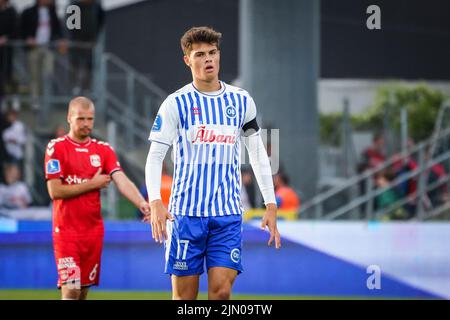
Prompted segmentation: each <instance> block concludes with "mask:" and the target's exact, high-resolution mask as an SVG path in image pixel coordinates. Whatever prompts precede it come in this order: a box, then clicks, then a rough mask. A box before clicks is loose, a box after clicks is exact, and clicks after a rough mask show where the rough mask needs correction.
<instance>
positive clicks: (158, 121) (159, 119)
mask: <svg viewBox="0 0 450 320" xmlns="http://www.w3.org/2000/svg"><path fill="white" fill-rule="evenodd" d="M161 127H162V117H161V116H160V115H159V114H157V115H156V118H155V122H153V127H152V131H153V132H157V131H161Z"/></svg>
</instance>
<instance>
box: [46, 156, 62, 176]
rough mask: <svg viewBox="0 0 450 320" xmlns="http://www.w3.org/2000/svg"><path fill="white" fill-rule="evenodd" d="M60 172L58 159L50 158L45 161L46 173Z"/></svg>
mask: <svg viewBox="0 0 450 320" xmlns="http://www.w3.org/2000/svg"><path fill="white" fill-rule="evenodd" d="M59 172H61V166H60V165H59V160H56V159H51V160H49V161H48V162H47V173H48V174H54V173H59Z"/></svg>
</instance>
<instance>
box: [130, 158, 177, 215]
mask: <svg viewBox="0 0 450 320" xmlns="http://www.w3.org/2000/svg"><path fill="white" fill-rule="evenodd" d="M172 182H173V178H172V176H171V175H169V174H168V173H167V167H166V163H165V162H163V167H162V176H161V200H162V202H163V204H164V205H165V206H166V208H168V207H169V200H170V194H171V192H172ZM140 192H141V194H142V196H143V197H144V199H145V200H147V201H148V192H147V187H146V185H145V183H144V184H143V185H142V186H141V188H140ZM137 215H138V217H139V218H142V217H143V215H142V213H141V211H140V210H138V211H137Z"/></svg>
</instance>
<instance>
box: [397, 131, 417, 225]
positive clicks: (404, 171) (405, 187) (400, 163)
mask: <svg viewBox="0 0 450 320" xmlns="http://www.w3.org/2000/svg"><path fill="white" fill-rule="evenodd" d="M413 147H414V140H413V139H412V138H409V139H408V145H407V148H408V150H407V151H408V153H409V155H407V156H404V155H403V154H401V153H398V154H395V155H393V164H392V171H393V173H394V174H395V176H396V177H397V178H399V179H401V178H402V177H404V176H406V175H409V174H411V172H413V171H414V170H416V169H417V162H416V160H415V159H414V158H413V157H412V156H411V152H412V149H413ZM397 190H398V192H399V194H400V195H401V196H402V197H409V198H410V199H409V200H408V202H407V203H406V204H405V205H404V206H403V207H404V209H405V210H406V211H407V212H408V216H409V217H412V216H413V215H414V214H415V212H416V204H417V201H416V200H417V199H415V198H414V195H415V193H416V191H417V177H412V178H410V179H408V180H406V181H404V182H401V183H399V184H398V186H397Z"/></svg>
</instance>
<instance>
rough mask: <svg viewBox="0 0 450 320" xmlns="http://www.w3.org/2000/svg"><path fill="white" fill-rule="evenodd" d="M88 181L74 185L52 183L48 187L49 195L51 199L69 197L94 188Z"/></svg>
mask: <svg viewBox="0 0 450 320" xmlns="http://www.w3.org/2000/svg"><path fill="white" fill-rule="evenodd" d="M96 189H97V188H96V187H95V186H94V185H92V184H91V182H90V181H87V182H84V183H81V184H75V185H64V184H60V185H54V186H51V187H49V195H50V198H51V199H52V200H58V199H69V198H73V197H77V196H80V195H82V194H84V193H88V192H91V191H94V190H96Z"/></svg>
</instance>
